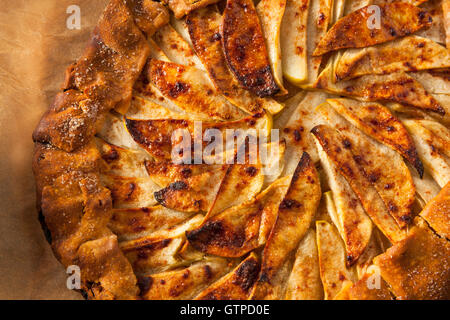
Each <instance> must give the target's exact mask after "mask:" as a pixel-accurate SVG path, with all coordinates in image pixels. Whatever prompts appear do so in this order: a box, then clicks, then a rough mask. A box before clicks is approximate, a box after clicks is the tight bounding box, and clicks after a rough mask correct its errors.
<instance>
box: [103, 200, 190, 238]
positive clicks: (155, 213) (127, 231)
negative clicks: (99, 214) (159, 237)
mask: <svg viewBox="0 0 450 320" xmlns="http://www.w3.org/2000/svg"><path fill="white" fill-rule="evenodd" d="M191 215H192V214H190V213H185V212H179V211H175V210H171V209H168V208H165V207H163V206H160V205H158V206H153V207H145V208H130V209H113V212H112V216H111V220H110V221H109V224H108V227H109V228H110V229H111V231H112V232H113V233H114V234H116V235H117V236H118V238H119V240H120V241H123V240H132V239H135V238H137V237H139V236H142V235H143V234H152V233H154V232H157V231H160V230H171V229H172V227H173V226H177V225H179V224H180V223H182V222H184V221H186V220H187V219H188V218H189V217H190V216H191Z"/></svg>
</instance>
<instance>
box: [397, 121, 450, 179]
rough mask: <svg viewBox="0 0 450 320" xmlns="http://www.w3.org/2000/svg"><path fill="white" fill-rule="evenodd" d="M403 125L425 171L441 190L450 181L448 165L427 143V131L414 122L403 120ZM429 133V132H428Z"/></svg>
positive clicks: (449, 166) (449, 165) (430, 144)
mask: <svg viewBox="0 0 450 320" xmlns="http://www.w3.org/2000/svg"><path fill="white" fill-rule="evenodd" d="M403 124H404V125H405V126H406V128H407V129H408V130H409V132H410V133H411V136H412V138H413V140H414V142H415V144H416V147H417V152H418V153H419V157H420V158H421V159H422V162H423V164H424V166H425V169H426V170H427V171H428V172H429V173H430V174H431V176H432V177H433V178H434V180H436V182H437V183H438V184H439V185H440V186H441V188H443V187H444V186H445V185H446V184H447V183H448V182H449V181H450V163H449V162H447V159H448V158H447V159H446V158H445V156H443V155H442V154H441V153H440V152H439V151H438V150H437V149H436V148H435V147H434V146H433V144H432V143H433V142H432V141H429V140H428V138H430V137H429V135H428V134H427V131H428V130H427V129H425V128H424V127H422V126H421V125H420V124H419V123H417V122H416V121H415V120H404V121H403ZM428 132H429V131H428Z"/></svg>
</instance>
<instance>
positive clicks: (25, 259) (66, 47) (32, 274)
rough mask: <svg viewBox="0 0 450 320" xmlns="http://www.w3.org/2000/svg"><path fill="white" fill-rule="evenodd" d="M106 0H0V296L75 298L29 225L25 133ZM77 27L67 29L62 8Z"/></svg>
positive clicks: (31, 201) (33, 220) (32, 218)
mask: <svg viewBox="0 0 450 320" xmlns="http://www.w3.org/2000/svg"><path fill="white" fill-rule="evenodd" d="M106 3H107V0H14V1H12V0H0V155H1V157H0V218H1V223H0V299H80V295H79V294H78V293H76V292H73V291H70V290H69V289H67V288H66V277H67V276H66V273H65V270H64V268H63V267H62V266H61V265H60V264H59V263H58V262H57V261H56V259H55V258H54V257H53V253H52V252H51V250H50V246H49V245H48V243H47V242H46V240H45V238H44V235H43V233H42V231H41V228H40V225H39V222H38V220H37V212H36V208H35V193H34V192H35V190H34V179H33V175H32V171H31V157H32V151H33V143H32V140H31V134H32V131H33V129H34V127H35V126H36V124H37V122H38V121H39V119H40V117H41V115H42V113H43V112H44V110H45V109H46V108H47V107H48V105H49V104H50V103H51V101H52V99H53V97H54V95H55V93H56V92H57V90H58V88H59V87H60V86H61V83H62V81H63V78H64V71H65V69H66V67H67V66H68V65H69V64H70V63H71V62H73V61H74V60H76V58H78V57H79V56H80V55H81V52H82V50H83V48H84V47H85V45H86V43H87V40H88V38H89V34H90V33H91V32H92V30H93V28H94V26H95V24H96V22H97V20H98V18H99V16H100V14H101V12H102V10H103V8H104V7H105V5H106ZM70 5H78V6H79V7H80V9H81V11H80V12H81V15H80V16H81V29H80V30H77V29H74V30H70V29H68V28H67V24H66V22H67V19H68V18H69V17H70V14H68V13H67V8H68V7H69V6H70Z"/></svg>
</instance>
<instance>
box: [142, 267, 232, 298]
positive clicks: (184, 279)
mask: <svg viewBox="0 0 450 320" xmlns="http://www.w3.org/2000/svg"><path fill="white" fill-rule="evenodd" d="M231 267H232V263H230V262H229V261H227V260H226V259H221V258H213V259H208V260H204V261H199V262H196V263H193V264H192V265H191V266H189V267H186V268H181V269H177V270H173V271H168V272H164V273H158V274H152V275H149V276H142V277H140V278H139V279H138V284H139V287H140V288H141V296H142V298H143V299H144V300H168V299H170V300H175V299H177V300H184V299H193V298H194V297H195V296H196V295H197V294H198V293H199V292H200V291H201V290H203V289H204V288H206V287H207V286H208V285H210V284H212V283H213V282H214V281H216V280H217V279H219V278H220V277H221V276H223V275H224V274H226V273H227V272H228V271H229V270H230V268H231Z"/></svg>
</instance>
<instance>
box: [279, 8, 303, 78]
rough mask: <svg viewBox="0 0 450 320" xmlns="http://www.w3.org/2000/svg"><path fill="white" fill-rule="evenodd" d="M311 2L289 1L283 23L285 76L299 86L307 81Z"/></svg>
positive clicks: (282, 54) (281, 44)
mask: <svg viewBox="0 0 450 320" xmlns="http://www.w3.org/2000/svg"><path fill="white" fill-rule="evenodd" d="M309 4H310V0H287V2H286V9H285V12H284V16H283V19H282V21H281V33H280V46H281V58H282V59H281V61H282V71H283V75H284V76H285V77H286V79H288V80H289V81H290V82H291V83H293V84H295V85H299V84H301V83H303V82H305V81H306V80H307V77H308V69H307V68H308V62H307V42H306V41H307V40H306V39H307V32H306V31H307V30H306V27H307V23H308V8H309Z"/></svg>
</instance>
